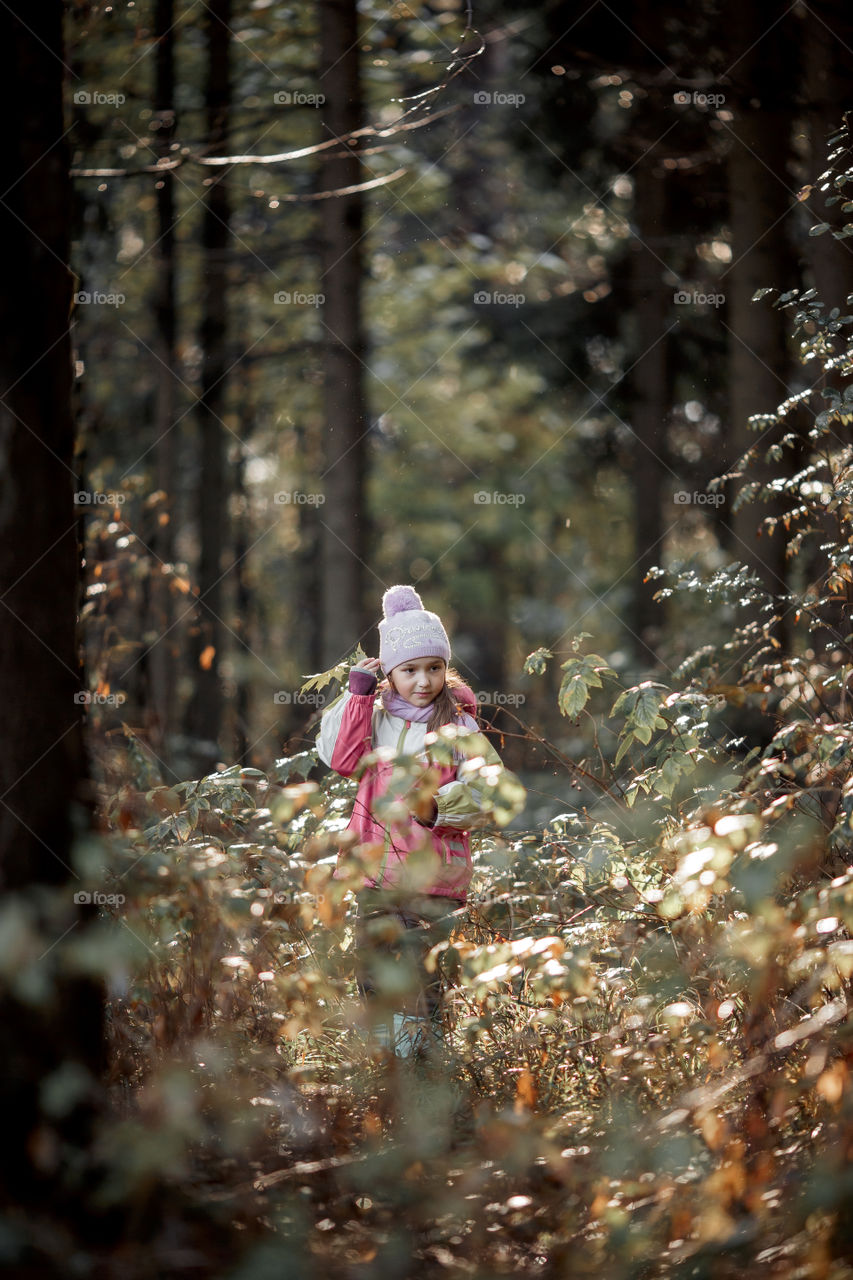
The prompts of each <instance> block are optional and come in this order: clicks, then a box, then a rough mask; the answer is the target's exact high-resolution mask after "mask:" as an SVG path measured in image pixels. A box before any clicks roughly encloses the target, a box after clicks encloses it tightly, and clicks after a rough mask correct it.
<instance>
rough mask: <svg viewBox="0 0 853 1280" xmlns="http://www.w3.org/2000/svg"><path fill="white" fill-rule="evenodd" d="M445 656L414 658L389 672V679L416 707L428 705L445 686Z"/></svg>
mask: <svg viewBox="0 0 853 1280" xmlns="http://www.w3.org/2000/svg"><path fill="white" fill-rule="evenodd" d="M446 666H447V664H446V662H445V661H444V658H413V659H412V660H411V662H401V663H400V665H399V666H398V667H395V668H394V670H393V671H391V672H389V675H388V679H389V680H390V681H391V683H392V685H393V686H394V688H395V689H396V690H397V692H398V693H399V694H400V696H401V697H402V698H405V699H406V701H407V702H411V703H413V705H414V706H416V707H426V706H428V705H429V703H430V702H433V701H434V700H435V699H436V698H437V697H438V695H439V694H440V693H441V691H442V689H443V688H444V671H445V667H446Z"/></svg>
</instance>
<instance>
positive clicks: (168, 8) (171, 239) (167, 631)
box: [145, 0, 181, 759]
mask: <svg viewBox="0 0 853 1280" xmlns="http://www.w3.org/2000/svg"><path fill="white" fill-rule="evenodd" d="M174 8H175V6H174V0H157V4H156V9H155V16H154V23H155V26H154V33H155V38H156V41H157V53H156V64H155V68H156V69H155V86H154V118H155V121H156V123H157V133H156V150H157V154H158V156H159V157H160V158H162V159H166V158H168V157H169V156H170V155H171V154H172V153H171V144H172V141H173V139H174V136H175V124H176V121H175V37H174V30H173V27H174V21H175V15H174ZM155 252H156V254H157V268H156V293H155V299H154V320H155V325H156V336H155V341H154V350H155V351H156V352H157V355H158V357H159V360H158V362H157V367H156V377H157V411H156V416H155V419H154V433H155V434H154V438H155V448H154V467H155V473H156V478H155V487H156V489H157V491H158V493H160V494H162V497H161V499H160V500H159V501H158V502H157V503H156V505H154V507H153V508H152V511H151V517H152V522H153V523H152V526H151V537H150V541H149V546H150V547H151V550H152V551H153V553H154V561H153V564H152V566H151V578H150V579H149V580H148V581H149V611H148V616H147V619H146V622H147V630H148V633H149V636H150V639H147V642H148V643H152V644H153V647H152V648H151V649H150V651H149V653H148V656H147V659H146V662H147V668H148V671H147V674H148V680H147V698H148V706H147V707H146V708H145V710H146V717H145V718H146V721H147V724H148V726H149V732H150V735H151V739H152V743H153V745H154V748H155V750H156V751H157V753H158V755H159V756H160V758H161V759H168V756H169V738H170V736H171V733H172V731H173V729H174V724H175V707H176V679H175V677H176V671H177V661H176V660H177V644H176V639H175V633H174V632H173V631H172V630H171V627H172V621H173V612H174V610H173V607H172V593H171V590H170V581H171V578H170V575H169V573H168V572H164V568H163V566H166V565H171V564H173V563H174V559H175V522H176V519H177V511H176V507H175V490H176V487H177V475H178V468H177V458H178V434H177V433H178V431H180V429H181V428H180V427H175V426H174V423H175V416H176V414H175V406H176V397H175V392H176V388H177V378H176V375H175V343H176V323H177V317H176V298H175V269H176V264H175V180H174V178H173V176H172V174H171V173H169V172H166V173H164V174H163V176H162V178H161V179H160V180H159V182H158V183H157V247H156V250H155ZM161 636H162V637H164V638H163V639H162V640H161V639H159V637H161ZM155 637H156V639H155Z"/></svg>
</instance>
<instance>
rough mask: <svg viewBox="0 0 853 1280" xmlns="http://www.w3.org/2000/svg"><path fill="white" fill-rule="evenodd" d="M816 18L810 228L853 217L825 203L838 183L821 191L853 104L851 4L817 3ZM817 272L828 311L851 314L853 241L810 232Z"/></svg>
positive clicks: (810, 52)
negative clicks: (833, 141) (832, 144)
mask: <svg viewBox="0 0 853 1280" xmlns="http://www.w3.org/2000/svg"><path fill="white" fill-rule="evenodd" d="M812 7H813V9H814V12H815V14H816V15H817V16H816V17H811V16H807V18H806V21H805V22H804V24H803V27H804V34H805V52H804V59H803V60H804V74H803V94H802V97H803V101H804V106H805V109H806V112H807V118H808V122H809V166H808V168H809V172H808V175H807V182H808V183H809V184H813V185H814V190H813V191H812V193H811V195H810V196H809V198H808V199H807V201H806V219H805V223H804V230H807V229H808V227H811V226H814V224H815V223H816V222H829V223H830V224H831V225H832V226H833V227H835V228H840V227H843V226H844V223H845V222H847V221H848V217H847V215H845V214H844V213H842V212H841V205H840V204H836V205H830V206H829V207H828V208H827V206H826V205H825V204H824V200H825V198H826V196H830V195H834V194H836V191H835V188H834V187H833V188H831V189H830V190H828V191H825V192H821V191H819V190H818V181H817V180H818V178H819V177H820V175H821V174H822V173H824V172H825V171H826V169H827V168H828V167H829V162H828V160H827V153H828V152H829V150H830V148H829V147H828V146H827V141H828V139H829V138H830V137H831V136H832V134H833V133H834V132H835V131H836V130H837V128H838V127H839V125H841V124H842V123H843V115H844V111H845V110H846V109H849V108H850V107H851V105H853V101H851V92H850V68H849V50H850V48H851V45H853V18H851V14H850V11H849V8H848V6H847V5H846V4H841V3H838V2H836V0H824V2H823V3H815V4H814V5H813V6H812ZM805 248H806V252H807V255H808V264H809V268H810V271H811V277H812V279H811V281H810V283H811V284H812V285H813V286H814V288H815V289H817V292H818V297H819V298H820V300H821V301H822V302H823V304H824V307H825V311H826V312H829V311H831V310H832V308H833V307H838V308H839V309H840V310H841V312H842V314H844V313H846V312H847V311H848V310H849V308H848V306H847V296H848V294H850V293H851V292H853V255H851V253H850V251H849V247H848V246H847V245H843V244H842V246H839V244H838V241H837V240H835V239H834V238H833V237H832V236H831V235H830V234H829V232H826V233H825V234H824V235H822V236H807V237H806V244H805Z"/></svg>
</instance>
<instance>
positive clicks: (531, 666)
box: [524, 649, 554, 676]
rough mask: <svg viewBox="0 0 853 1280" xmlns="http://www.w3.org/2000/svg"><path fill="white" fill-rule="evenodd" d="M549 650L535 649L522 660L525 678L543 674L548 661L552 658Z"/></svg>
mask: <svg viewBox="0 0 853 1280" xmlns="http://www.w3.org/2000/svg"><path fill="white" fill-rule="evenodd" d="M553 656H554V655H553V653H552V652H551V650H550V649H535V650H534V651H533V653H529V654H528V655H527V657H526V658H525V659H524V674H525V675H526V676H541V675H543V674H544V672H545V668H546V667H547V665H548V659H549V658H553Z"/></svg>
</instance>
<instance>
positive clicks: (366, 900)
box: [317, 586, 500, 1056]
mask: <svg viewBox="0 0 853 1280" xmlns="http://www.w3.org/2000/svg"><path fill="white" fill-rule="evenodd" d="M382 606H383V613H384V617H383V620H382V621H381V622H380V623H379V658H378V659H376V658H364V659H362V661H361V662H359V663H357V664H356V666H354V667H353V668H352V670H351V671H350V674H349V689H348V690H347V691H345V692H344V694H343V695H342V696H341V697H340V698H339V699H338V700H337V701H335V702H334V703H333V704H332V705H331V706H330V707H329V708H328V709H327V710H326V712H325V713H324V715H323V718H322V722H321V725H320V734H319V737H318V739H317V750H318V754H319V756H320V759H321V760H323V761H324V762H325V763H326V764H327V765H329V766H330V768H332V769H334V770H335V771H336V772H337V773H340V774H342V775H343V776H344V777H349V776H350V775H351V774H353V773H355V772H356V771H357V770H358V769H359V766H360V763H361V761H362V758H363V757H364V756H365V755H367V754H368V753H369V752H371V751H375V750H376V749H377V748H379V747H390V748H391V749H392V750H391V751H390V752H388V755H389V756H393V754H397V755H406V756H415V757H417V758H419V759H423V762H424V765H425V766H426V765H428V764H429V756H428V752H427V751H426V750H425V746H424V738H425V736H426V734H427V733H430V732H433V731H434V730H436V729H438V728H440V727H441V726H442V725H445V724H458V725H461V726H463V727H464V728H466V729H472V730H477V729H478V725H477V721H476V720H475V719H474V712H475V710H476V706H477V701H476V698H475V697H474V694H473V693H472V691H471V690H470V689H469V688H468V686H467V685H466V684H464V682H463V681H462V680H461V679H460V677H459V676H458V674H457V673H456V672H455V671H453V669H452V668H448V665H447V664H448V661H449V659H450V643H449V641H448V639H447V633H446V631H445V630H444V627H443V626H442V624H441V620H440V619H439V618H438V617H437V616H436V614H434V613H429V612H428V611H427V610H425V609H424V607H423V603H422V601H421V598H420V596H419V595H418V593H417V592H416V591H415V590H414V588H413V587H408V586H397V587H391V588H390V589H389V590H388V591H386V592H385V594H384V596H383V597H382ZM380 668H381V670H382V671H383V672H384V673H385V675H386V676H387V680H386V681H383V683H382V684H381V685H379V689H378V692H379V697H378V698H377V696H376V694H377V672H378V671H379V669H380ZM477 749H478V753H481V755H482V757H485V759H486V762H487V763H488V764H490V765H497V766H498V767H500V759H499V757H498V755H497V752H496V751H495V750H494V748H493V747H492V746H491V744H490V743H489V742H488V741H487V739H485V738H481V739H480V740H479V741H478V744H477ZM481 765H482V759H480V761H479V762H478V763H474V762H473V761H472V763H471V764H470V765H469V764H468V763H467V762H466V760H465V759H464V757H462V756H461V755H460V756H459V760H458V762H457V763H454V764H451V765H436V766H434V767H435V768H436V770H437V773H438V786H437V789H436V791H435V794H434V796H433V798H432V801H431V802H424V801H423V800H421V801H420V802H418V801H415V802H414V804H413V803H412V801H411V800H410V801H409V802H408V809H409V812H408V813H407V814H406V816H405V817H403V818H395V819H393V820H383V819H382V817H381V816H380V815H379V814H377V812H376V807H377V801H378V800H379V799H380V797H384V796H385V795H386V792H387V791H388V788H389V783H390V781H391V775H392V773H393V770H394V767H395V766H394V760H393V758H391V759H386V760H381V761H379V762H378V763H374V764H371V765H369V766H368V767H366V768H365V769H364V772H363V773H362V775H361V780H360V782H359V787H358V794H357V796H356V801H355V808H354V810H353V815H352V818H351V820H350V823H349V829H350V830H352V831H354V832H355V833H356V834H357V836H358V839H359V842H360V843H361V844H362V845H366V846H372V847H373V849H374V851H375V852H376V854H377V856H378V857H379V864H378V869H377V870H376V872H375V874H373V875H368V874H366V875H365V879H364V885H363V887H362V889H361V891H360V892H359V893H358V894H357V903H358V913H357V919H356V936H355V945H356V957H357V964H358V968H359V979H358V982H359V989H360V990H361V992H362V994H363V995H371V994H375V993H376V991H377V987H378V985H380V984H379V983H377V975H378V973H379V971H380V970H381V966H382V964H383V961H384V963H385V965H386V966H387V965H388V964H389V961H391V962H393V963H395V964H397V965H404V966H405V965H406V964H408V965H409V967H410V973H411V974H412V978H413V981H412V983H411V986H412V988H413V989H412V990H410V992H409V994H408V996H406V997H404V998H403V999H402V1000H401V1001H400V1002H399V1007H398V1008H397V1010H396V1011H395V1012H394V1014H393V1027H391V1026H387V1027H386V1028H385V1029H384V1034H383V1035H382V1038H383V1040H384V1041H385V1043H388V1044H390V1045H391V1047H392V1048H394V1049H396V1051H397V1053H399V1054H400V1055H401V1056H409V1055H411V1054H413V1053H419V1052H421V1051H428V1049H429V1048H430V1041H431V1038H432V1036H433V1035H434V1032H435V1025H436V1022H437V1016H438V1013H439V1005H440V998H441V982H440V978H439V977H438V976H437V975H429V974H427V972H426V970H425V968H424V964H423V961H424V958H425V956H426V953H427V952H428V951H429V949H430V948H431V947H432V946H434V945H435V944H436V943H437V942H439V941H442V940H443V939H445V938H446V937H447V936H448V935H449V933H450V930H451V928H452V926H453V916H452V913H453V912H454V911H456V910H457V909H458V908H460V907H462V906H464V904H465V900H466V896H467V890H468V885H469V883H470V880H471V875H472V867H471V854H470V851H469V844H468V832H469V830H470V829H471V828H472V827H478V826H484V825H487V824H488V823H490V822H491V821H493V819H492V815H491V813H490V812H489V809H488V805H487V803H486V801H485V800H484V797H483V796H482V795H481V794H480V792H479V791H478V788H477V785H476V782H477V776H478V769H479V767H480V766H481ZM395 798H396V797H395ZM399 798H400V799H402V800H404V801H405V800H406V797H405V796H401V797H399ZM413 809H414V810H416V811H417V812H415V811H413ZM380 855H381V856H380ZM339 872H340V866H339V868H338V870H336V872H335V875H336V876H338V875H339ZM386 976H387V967H386ZM380 982H381V979H380ZM380 1034H382V1033H380Z"/></svg>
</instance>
